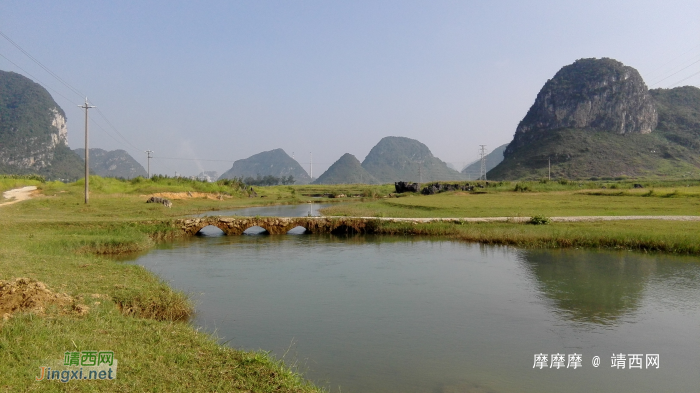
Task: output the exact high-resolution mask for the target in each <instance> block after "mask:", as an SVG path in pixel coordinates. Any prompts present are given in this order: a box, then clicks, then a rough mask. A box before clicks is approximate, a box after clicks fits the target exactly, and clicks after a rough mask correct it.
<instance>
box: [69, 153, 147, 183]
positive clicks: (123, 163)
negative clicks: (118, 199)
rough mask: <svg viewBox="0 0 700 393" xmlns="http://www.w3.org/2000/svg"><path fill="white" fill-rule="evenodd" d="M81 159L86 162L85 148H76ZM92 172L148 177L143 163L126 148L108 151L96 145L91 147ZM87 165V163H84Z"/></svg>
mask: <svg viewBox="0 0 700 393" xmlns="http://www.w3.org/2000/svg"><path fill="white" fill-rule="evenodd" d="M73 152H74V153H75V154H77V156H78V157H79V158H80V160H81V161H82V162H83V163H84V162H85V149H82V148H80V149H74V150H73ZM89 159H90V173H93V174H95V175H98V176H102V177H120V178H123V179H133V178H135V177H137V176H141V177H148V173H147V172H146V169H145V168H144V167H143V165H141V164H139V163H138V162H137V161H136V160H135V159H134V158H133V157H132V156H131V155H129V153H127V152H126V151H124V150H112V151H107V150H103V149H98V148H95V147H92V148H90V157H89ZM83 165H85V164H83Z"/></svg>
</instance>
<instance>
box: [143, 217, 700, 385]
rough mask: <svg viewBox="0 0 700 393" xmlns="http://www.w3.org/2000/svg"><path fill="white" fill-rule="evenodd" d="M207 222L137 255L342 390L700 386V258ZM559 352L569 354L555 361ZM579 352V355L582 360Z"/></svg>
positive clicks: (221, 328)
mask: <svg viewBox="0 0 700 393" xmlns="http://www.w3.org/2000/svg"><path fill="white" fill-rule="evenodd" d="M304 207H305V208H306V209H307V210H308V206H304ZM289 208H290V209H299V208H300V207H299V206H297V207H289ZM252 212H253V213H254V212H255V211H252ZM304 212H305V211H300V213H299V214H297V215H302V214H303V213H304ZM216 214H219V213H216ZM277 214H279V215H282V216H284V215H291V214H290V213H289V211H285V210H282V212H280V211H277ZM245 215H254V214H251V211H247V212H245ZM260 215H266V214H263V213H261V214H260ZM303 215H306V214H303ZM217 231H218V230H217ZM205 232H206V231H205ZM207 233H209V235H208V236H197V237H195V238H191V239H185V240H181V241H174V242H168V243H165V244H162V245H160V246H159V247H158V248H157V249H155V250H153V251H151V252H149V253H148V254H146V255H143V256H140V257H138V258H137V259H136V260H134V261H132V263H136V264H140V265H143V266H145V267H146V268H148V269H150V270H151V271H153V272H155V273H156V274H158V275H159V276H161V277H162V278H164V279H166V280H168V281H169V282H170V283H171V284H172V285H173V286H174V287H175V288H178V289H180V290H183V291H185V292H188V293H190V294H191V295H192V297H193V298H194V300H195V302H196V310H197V313H196V317H195V319H194V321H193V323H194V324H195V325H199V326H202V327H204V329H206V330H208V331H210V332H215V334H216V335H217V336H218V337H220V339H221V341H222V342H226V343H227V345H230V346H233V347H236V348H242V349H263V350H269V351H272V353H273V354H275V355H276V356H277V357H280V358H282V357H283V358H284V360H285V362H286V363H287V364H295V365H296V366H297V367H298V368H299V370H301V371H302V372H303V373H304V375H305V376H306V377H307V378H309V379H311V380H313V381H315V382H316V383H317V384H318V385H320V386H326V387H328V388H329V389H330V390H331V391H333V392H362V393H367V392H429V393H434V392H442V393H457V392H474V393H476V392H540V391H557V390H566V391H567V392H591V391H614V392H637V391H676V392H681V391H683V392H685V391H688V392H689V391H697V390H698V386H700V373H699V372H698V367H699V366H700V351H699V349H700V261H699V260H698V258H693V257H673V256H666V255H645V254H640V253H635V252H628V251H615V252H612V251H591V250H574V249H566V250H523V249H518V248H514V247H504V246H486V245H480V244H469V243H461V242H454V241H450V240H444V239H436V238H419V237H396V236H393V237H389V236H374V235H358V236H333V235H301V234H299V233H300V231H297V232H296V233H297V234H289V235H279V236H265V235H252V236H228V237H227V236H218V234H217V233H216V232H215V231H210V232H207ZM539 354H543V355H547V362H546V363H544V362H542V361H540V362H539V363H537V362H536V360H537V359H536V358H537V357H538V356H539ZM557 354H559V355H562V356H563V357H564V358H563V360H564V362H563V363H559V362H552V361H551V359H552V355H557ZM569 355H581V362H580V365H578V364H577V363H576V362H575V360H576V357H575V356H572V362H569V359H568V358H569ZM613 355H614V356H615V362H614V363H613V359H612V358H613ZM620 355H622V356H620ZM637 355H640V356H637ZM647 355H652V356H647ZM655 355H658V358H657V359H658V368H657V367H656V364H655V363H654V359H655ZM594 356H598V357H599V358H600V364H599V365H598V367H594V366H593V362H594V360H593V358H594ZM557 357H558V356H555V358H557ZM637 359H641V369H640V368H636V366H637V365H638V363H637ZM540 360H541V359H540ZM622 360H624V361H622ZM648 362H651V365H648V364H647V363H648ZM620 363H624V365H625V368H624V369H623V368H621V367H620ZM613 364H615V365H616V366H615V367H611V366H612V365H613ZM557 365H559V368H557ZM567 365H568V366H569V367H568V368H567ZM574 365H576V368H574V367H573V366H574ZM630 365H631V366H633V367H632V368H630Z"/></svg>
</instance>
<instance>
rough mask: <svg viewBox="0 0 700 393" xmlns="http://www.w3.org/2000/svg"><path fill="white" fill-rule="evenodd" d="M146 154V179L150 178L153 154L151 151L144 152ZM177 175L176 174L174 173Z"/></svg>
mask: <svg viewBox="0 0 700 393" xmlns="http://www.w3.org/2000/svg"><path fill="white" fill-rule="evenodd" d="M146 154H147V155H148V178H149V179H150V178H151V158H153V157H151V154H153V150H146ZM176 173H177V172H176Z"/></svg>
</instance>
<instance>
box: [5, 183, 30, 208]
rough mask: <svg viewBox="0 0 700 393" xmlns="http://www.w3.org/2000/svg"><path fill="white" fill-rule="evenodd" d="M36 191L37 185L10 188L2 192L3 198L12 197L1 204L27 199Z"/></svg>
mask: <svg viewBox="0 0 700 393" xmlns="http://www.w3.org/2000/svg"><path fill="white" fill-rule="evenodd" d="M34 191H36V186H27V187H22V188H15V189H14V190H8V191H5V192H3V193H2V196H3V198H5V199H12V200H11V201H8V202H3V203H0V206H5V205H11V204H13V203H17V202H21V201H25V200H27V199H29V198H31V197H32V196H33V195H32V193H33V192H34ZM13 198H14V199H13Z"/></svg>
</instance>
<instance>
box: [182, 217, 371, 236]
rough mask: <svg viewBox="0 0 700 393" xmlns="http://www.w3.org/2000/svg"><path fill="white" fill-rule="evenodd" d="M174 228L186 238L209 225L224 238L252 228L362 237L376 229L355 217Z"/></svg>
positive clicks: (195, 223) (196, 221)
mask: <svg viewBox="0 0 700 393" xmlns="http://www.w3.org/2000/svg"><path fill="white" fill-rule="evenodd" d="M176 225H177V226H178V227H179V228H180V229H181V230H182V231H183V232H184V233H185V234H188V235H195V234H197V232H199V231H200V230H201V229H202V228H204V227H206V226H209V225H212V226H215V227H217V228H219V229H221V230H222V231H223V232H224V233H225V234H226V235H242V234H243V232H244V231H245V230H246V229H248V228H250V227H254V226H259V227H261V228H264V229H265V230H266V231H267V232H268V233H270V234H271V235H280V234H285V233H287V232H288V231H289V230H290V229H292V228H296V227H298V226H300V227H303V228H305V229H306V230H307V231H308V232H311V233H331V232H341V233H350V232H353V233H362V232H372V231H373V230H374V228H376V219H373V218H356V217H219V216H214V217H201V218H200V217H198V218H186V219H180V220H177V221H176Z"/></svg>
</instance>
